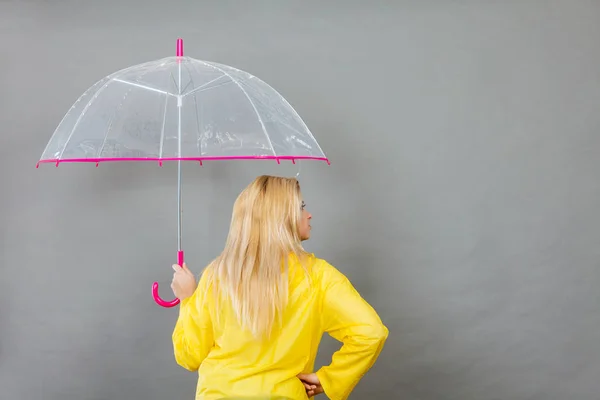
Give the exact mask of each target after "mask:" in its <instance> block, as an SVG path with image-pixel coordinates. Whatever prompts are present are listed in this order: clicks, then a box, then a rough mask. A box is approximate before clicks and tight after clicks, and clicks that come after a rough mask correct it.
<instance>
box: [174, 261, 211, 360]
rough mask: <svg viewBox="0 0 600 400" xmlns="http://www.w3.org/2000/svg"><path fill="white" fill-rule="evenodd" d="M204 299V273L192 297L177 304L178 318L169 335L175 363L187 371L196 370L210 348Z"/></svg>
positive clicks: (208, 318) (209, 334)
mask: <svg viewBox="0 0 600 400" xmlns="http://www.w3.org/2000/svg"><path fill="white" fill-rule="evenodd" d="M206 298H207V296H206V270H205V271H204V273H203V274H202V276H201V278H200V282H198V285H197V287H196V290H195V291H194V294H193V295H192V296H190V297H188V298H186V299H183V300H182V301H181V302H180V303H179V317H178V319H177V323H176V324H175V329H174V330H173V335H172V340H173V350H174V353H175V361H176V362H177V364H179V365H180V366H182V367H183V368H185V369H187V370H189V371H197V370H198V368H200V364H202V361H203V360H204V359H205V358H206V356H207V354H208V352H209V351H210V349H211V348H212V347H213V345H214V337H213V327H212V321H211V319H210V314H209V312H208V306H207V304H206Z"/></svg>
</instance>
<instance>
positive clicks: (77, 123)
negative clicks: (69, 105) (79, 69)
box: [57, 83, 108, 160]
mask: <svg viewBox="0 0 600 400" xmlns="http://www.w3.org/2000/svg"><path fill="white" fill-rule="evenodd" d="M107 87H108V83H105V84H104V85H103V86H102V87H101V88H100V89H98V90H97V91H96V94H95V95H94V96H93V97H92V98H91V99H90V100H89V101H88V102H87V104H86V105H85V107H84V108H83V111H82V112H81V114H79V117H77V121H75V124H74V125H73V129H71V133H69V137H68V138H67V141H66V142H65V144H64V146H63V148H62V150H61V151H60V154H59V156H58V158H57V159H58V160H60V159H61V158H62V156H63V154H64V152H65V149H66V148H67V145H68V144H69V142H70V141H71V138H72V137H73V134H74V133H75V129H77V127H78V126H79V123H80V122H81V119H82V118H83V116H84V115H85V112H86V111H87V110H88V108H90V106H91V105H92V103H93V102H94V100H95V99H97V98H98V95H99V94H100V93H102V91H103V90H104V89H106V88H107Z"/></svg>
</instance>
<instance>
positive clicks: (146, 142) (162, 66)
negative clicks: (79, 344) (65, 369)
mask: <svg viewBox="0 0 600 400" xmlns="http://www.w3.org/2000/svg"><path fill="white" fill-rule="evenodd" d="M235 159H238V160H241V159H246V160H247V159H272V160H275V161H277V163H278V164H279V163H281V161H282V160H290V161H291V162H293V163H295V162H296V160H302V159H312V160H322V161H326V162H327V164H329V160H328V158H327V157H326V156H325V154H324V153H323V150H322V149H321V147H320V146H319V144H318V143H317V141H316V140H315V138H314V136H313V135H312V133H311V132H310V130H309V129H308V127H307V126H306V124H305V123H304V122H303V120H302V118H300V116H299V115H298V113H297V112H296V111H295V110H294V108H293V107H292V106H291V105H290V104H289V103H288V102H287V101H286V100H285V99H284V98H283V96H281V95H280V94H279V93H278V92H277V91H276V90H275V89H273V88H272V87H271V86H269V85H268V84H267V83H265V82H263V81H262V80H260V79H259V78H257V77H255V76H253V75H251V74H249V73H247V72H245V71H242V70H239V69H237V68H234V67H231V66H228V65H224V64H219V63H216V62H208V61H202V60H197V59H194V58H190V57H184V55H183V40H182V39H177V53H176V56H175V57H166V58H162V59H157V60H153V61H149V62H145V63H142V64H137V65H133V66H131V67H128V68H125V69H122V70H120V71H117V72H115V73H113V74H110V75H108V76H106V77H105V78H103V79H101V80H99V81H98V82H96V83H95V84H94V85H93V86H91V87H90V88H89V89H88V90H86V91H85V92H84V93H83V94H82V95H81V96H80V97H79V99H77V101H76V102H75V103H74V104H73V105H72V107H71V108H70V109H69V111H68V112H67V113H66V114H65V116H64V117H63V119H62V121H61V122H60V123H59V125H58V126H57V128H56V130H55V131H54V133H53V135H52V136H51V138H50V140H49V142H48V143H47V145H46V148H45V149H44V151H43V153H42V156H41V158H40V160H39V161H38V163H37V165H36V167H39V165H40V164H42V163H53V164H55V165H56V166H57V167H58V166H59V164H60V163H66V162H72V163H79V162H93V163H96V166H98V164H99V163H101V162H111V161H155V162H158V163H159V165H162V162H163V161H177V162H178V170H177V211H178V212H177V245H178V251H177V263H178V265H180V266H181V265H183V259H184V253H183V249H182V246H181V162H182V161H195V162H199V163H200V165H202V162H203V161H207V160H235ZM152 294H153V297H154V300H155V301H156V303H157V304H159V305H161V306H163V307H173V306H175V305H177V304H179V299H177V298H175V299H174V300H172V301H165V300H163V299H162V298H161V297H160V296H159V294H158V283H157V282H154V284H153V285H152Z"/></svg>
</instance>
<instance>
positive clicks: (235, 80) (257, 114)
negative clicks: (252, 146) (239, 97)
mask: <svg viewBox="0 0 600 400" xmlns="http://www.w3.org/2000/svg"><path fill="white" fill-rule="evenodd" d="M201 62H202V63H204V64H205V65H208V66H209V67H212V68H215V69H217V70H219V71H221V73H222V74H225V75H227V76H228V77H229V79H231V81H232V82H233V83H235V84H236V85H237V86H238V87H239V88H240V90H241V91H242V92H244V95H245V96H246V98H247V99H248V101H249V102H250V104H251V105H252V108H253V109H254V112H255V113H256V117H257V118H258V122H260V126H261V127H262V130H263V133H264V134H265V137H266V138H267V141H268V142H269V146H271V151H272V152H273V156H275V158H277V154H275V148H274V147H273V143H272V142H271V138H270V137H269V134H268V133H267V128H265V124H264V122H263V120H262V118H261V116H260V114H259V113H258V110H257V109H256V105H255V104H254V102H253V101H252V99H251V98H250V96H249V95H248V92H246V89H244V88H243V87H242V85H240V83H239V82H238V80H237V79H235V78H234V77H233V76H231V75H229V74H228V73H227V72H225V71H224V70H222V69H221V68H219V67H217V66H216V65H213V64H211V63H209V62H206V61H201Z"/></svg>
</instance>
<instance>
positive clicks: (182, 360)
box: [175, 352, 200, 372]
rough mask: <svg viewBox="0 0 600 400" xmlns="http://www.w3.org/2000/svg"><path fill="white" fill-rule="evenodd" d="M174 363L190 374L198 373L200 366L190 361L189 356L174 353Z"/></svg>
mask: <svg viewBox="0 0 600 400" xmlns="http://www.w3.org/2000/svg"><path fill="white" fill-rule="evenodd" d="M175 362H176V363H177V365H179V366H180V367H182V368H184V369H187V370H188V371H191V372H194V371H198V368H200V364H199V363H197V362H195V360H192V359H190V357H189V356H188V357H186V356H185V355H183V354H179V353H177V352H176V353H175Z"/></svg>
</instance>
